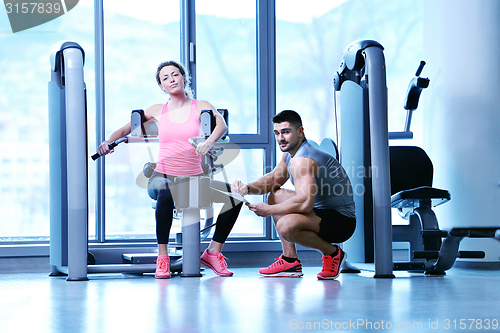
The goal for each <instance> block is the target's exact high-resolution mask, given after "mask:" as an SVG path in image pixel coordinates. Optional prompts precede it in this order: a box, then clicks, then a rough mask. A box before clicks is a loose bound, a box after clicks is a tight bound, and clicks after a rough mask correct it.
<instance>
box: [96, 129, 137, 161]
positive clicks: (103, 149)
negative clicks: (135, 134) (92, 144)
mask: <svg viewBox="0 0 500 333" xmlns="http://www.w3.org/2000/svg"><path fill="white" fill-rule="evenodd" d="M130 126H131V125H130V122H128V123H127V124H125V125H124V126H123V127H121V128H119V129H117V130H116V131H114V132H113V133H111V135H110V136H108V138H107V139H106V140H104V141H103V142H102V143H101V144H100V145H99V147H97V152H98V153H99V155H101V156H103V155H106V154H110V153H112V152H114V151H115V150H114V149H109V144H110V143H111V142H113V141H116V140H118V139H120V138H123V137H125V136H127V135H129V134H130V131H131V129H130V128H131V127H130Z"/></svg>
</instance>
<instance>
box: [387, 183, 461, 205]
mask: <svg viewBox="0 0 500 333" xmlns="http://www.w3.org/2000/svg"><path fill="white" fill-rule="evenodd" d="M450 199H451V196H450V192H448V191H447V190H441V189H437V188H434V187H430V186H420V187H417V188H413V189H409V190H404V191H400V192H398V193H396V194H394V195H392V196H391V207H392V208H399V209H403V208H412V207H418V206H420V201H424V200H425V201H426V202H428V201H429V200H431V203H432V206H433V207H435V206H438V205H441V204H443V203H445V202H447V201H449V200H450Z"/></svg>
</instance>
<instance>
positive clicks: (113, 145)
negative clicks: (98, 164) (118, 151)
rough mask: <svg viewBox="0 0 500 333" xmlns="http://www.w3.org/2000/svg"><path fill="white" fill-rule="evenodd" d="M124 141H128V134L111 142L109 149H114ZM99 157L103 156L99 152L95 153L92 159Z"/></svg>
mask: <svg viewBox="0 0 500 333" xmlns="http://www.w3.org/2000/svg"><path fill="white" fill-rule="evenodd" d="M122 142H125V143H128V136H126V137H123V138H120V139H118V140H115V141H113V142H111V143H110V144H109V145H108V147H109V149H114V148H115V147H116V146H118V145H119V144H120V143H122ZM99 157H101V155H99V153H95V154H94V155H92V159H93V160H94V161H95V160H97V159H98V158H99Z"/></svg>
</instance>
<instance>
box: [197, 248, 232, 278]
mask: <svg viewBox="0 0 500 333" xmlns="http://www.w3.org/2000/svg"><path fill="white" fill-rule="evenodd" d="M200 259H201V263H202V264H203V265H205V266H207V267H208V268H211V269H212V270H213V271H214V273H215V274H217V275H219V276H232V275H233V272H231V271H229V270H228V269H227V264H226V260H224V259H227V258H226V257H224V256H223V255H222V253H211V252H210V251H208V249H207V250H205V251H204V252H203V254H202V255H201V258H200Z"/></svg>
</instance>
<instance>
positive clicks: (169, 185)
mask: <svg viewBox="0 0 500 333" xmlns="http://www.w3.org/2000/svg"><path fill="white" fill-rule="evenodd" d="M174 178H175V177H173V176H168V175H164V174H162V173H159V172H156V171H155V172H154V173H153V175H152V176H151V178H150V179H149V183H148V194H149V196H150V197H151V198H152V199H154V200H156V211H155V218H156V238H157V240H158V244H168V238H169V236H170V228H171V227H172V218H173V210H174V207H175V205H174V198H176V195H177V193H176V186H175V185H174ZM210 187H211V189H210V193H207V195H209V196H210V200H211V201H212V202H216V203H223V204H224V205H223V206H222V209H221V210H220V213H219V216H218V217H217V224H216V226H215V233H214V235H213V237H212V240H214V241H216V242H219V243H224V242H225V241H226V239H227V237H228V236H229V233H230V232H231V229H232V228H233V226H234V223H235V222H236V219H237V218H238V214H239V213H240V210H241V207H242V205H243V203H242V202H241V201H238V200H235V199H233V198H232V197H230V196H227V195H225V194H223V193H220V192H218V191H216V190H214V189H212V188H215V189H217V190H219V191H223V192H231V187H230V185H229V184H227V183H224V182H221V181H217V180H210Z"/></svg>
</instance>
